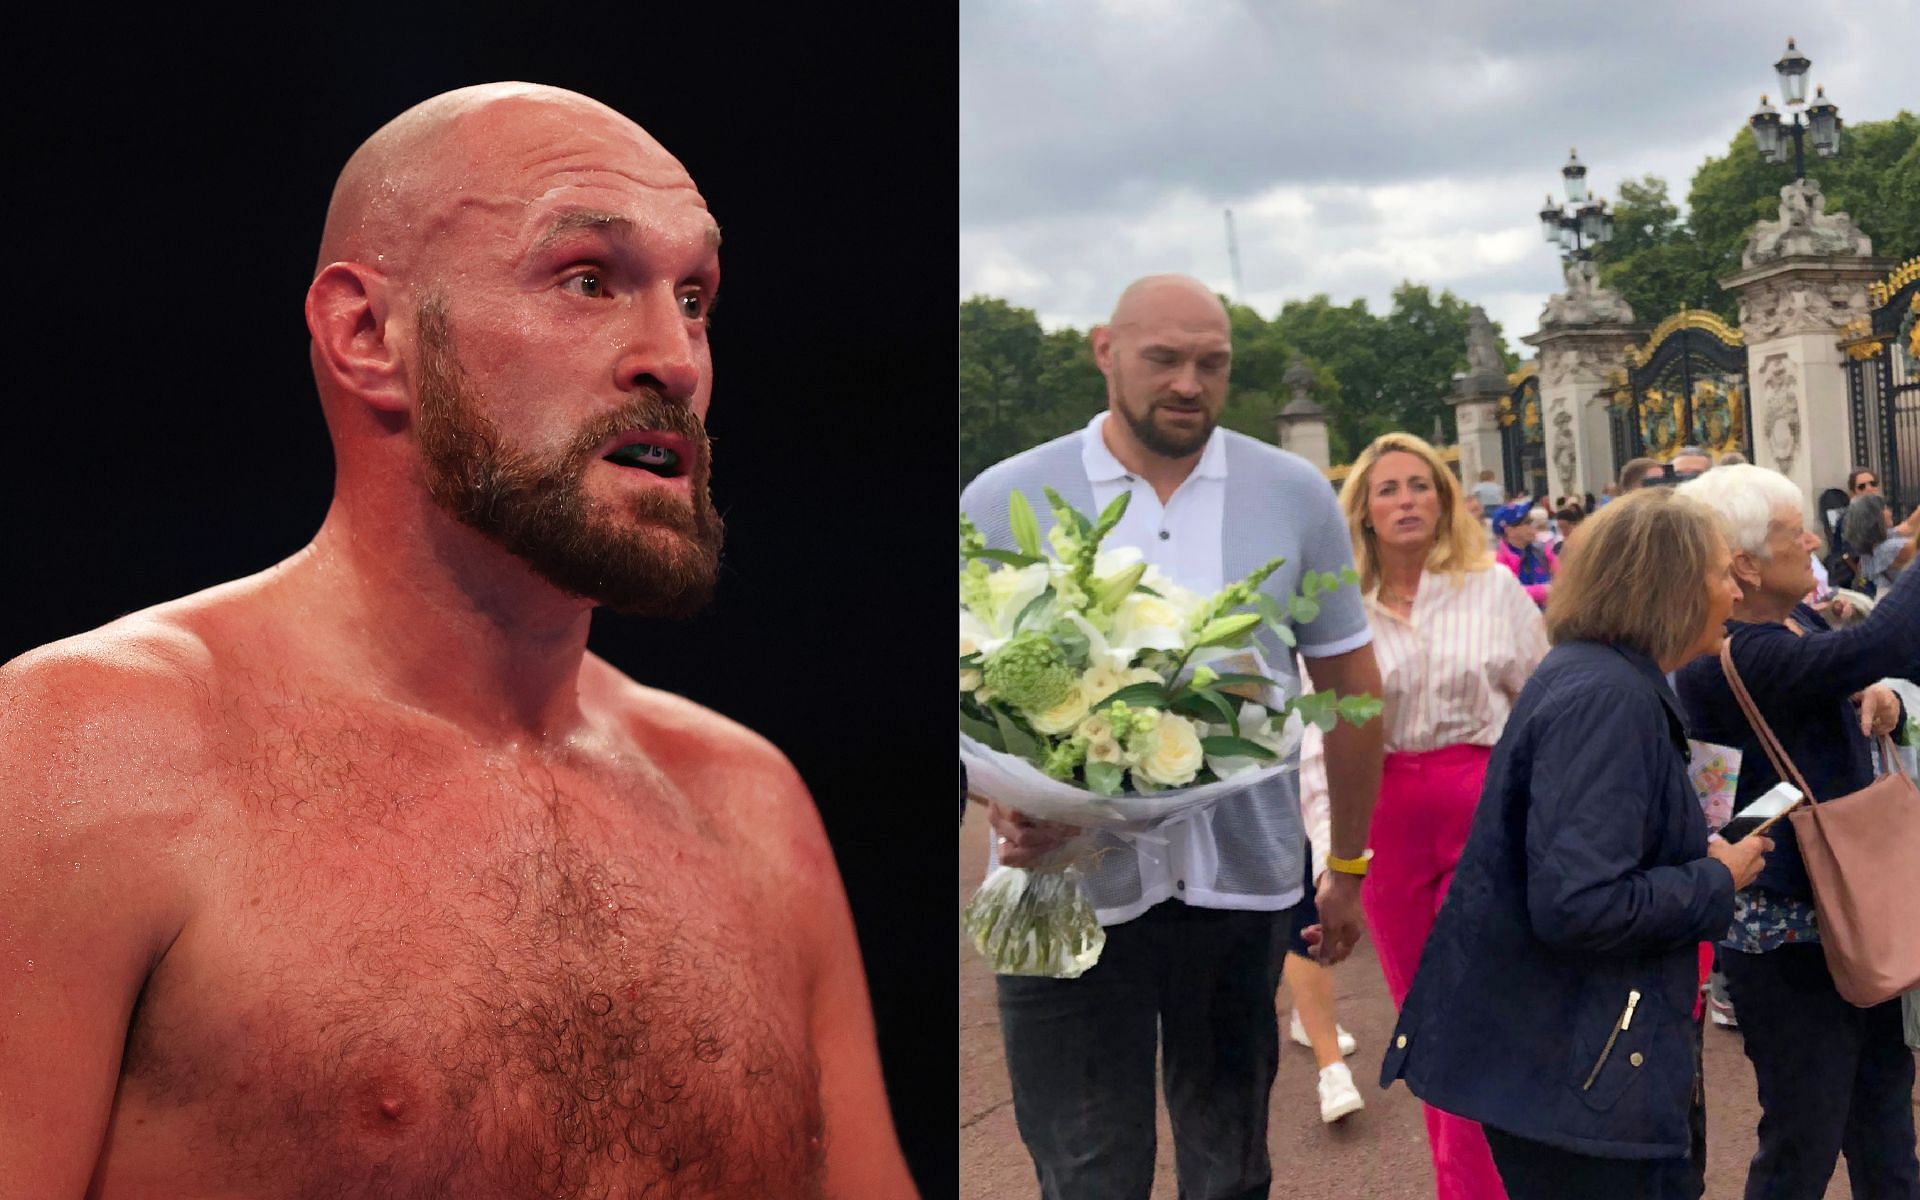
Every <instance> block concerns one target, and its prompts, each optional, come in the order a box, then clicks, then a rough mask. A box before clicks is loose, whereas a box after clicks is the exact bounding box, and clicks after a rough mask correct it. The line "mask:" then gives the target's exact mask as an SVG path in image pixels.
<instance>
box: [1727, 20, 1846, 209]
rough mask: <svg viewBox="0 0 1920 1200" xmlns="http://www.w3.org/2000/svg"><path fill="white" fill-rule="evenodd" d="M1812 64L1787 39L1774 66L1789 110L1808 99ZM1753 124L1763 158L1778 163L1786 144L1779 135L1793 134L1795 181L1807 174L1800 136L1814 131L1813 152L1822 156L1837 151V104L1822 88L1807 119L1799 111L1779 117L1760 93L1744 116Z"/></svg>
mask: <svg viewBox="0 0 1920 1200" xmlns="http://www.w3.org/2000/svg"><path fill="white" fill-rule="evenodd" d="M1812 66H1813V60H1812V59H1809V58H1808V57H1807V56H1806V55H1804V54H1802V53H1800V51H1799V50H1798V49H1797V48H1796V47H1795V46H1794V44H1793V39H1792V38H1788V39H1787V52H1786V53H1785V54H1783V55H1782V56H1781V57H1780V61H1779V62H1777V63H1775V64H1773V69H1774V70H1775V71H1776V72H1778V73H1779V75H1780V99H1781V101H1782V102H1783V103H1784V104H1786V106H1787V108H1788V110H1789V111H1791V110H1794V109H1797V108H1799V107H1800V106H1801V105H1802V104H1805V103H1806V102H1807V70H1808V68H1810V67H1812ZM1747 124H1749V125H1751V126H1752V127H1753V142H1754V145H1755V146H1757V147H1758V148H1759V150H1760V160H1761V161H1762V162H1769V163H1778V162H1785V161H1786V159H1787V147H1786V144H1785V142H1784V141H1783V140H1782V138H1781V135H1782V134H1783V133H1785V134H1791V135H1793V178H1794V180H1795V182H1798V181H1799V180H1802V179H1805V178H1806V177H1807V159H1806V154H1805V152H1804V150H1803V149H1802V147H1801V139H1802V138H1804V137H1805V136H1806V135H1807V134H1808V133H1812V135H1813V152H1814V153H1815V154H1818V155H1819V156H1820V157H1821V158H1832V157H1833V156H1834V155H1836V154H1838V153H1840V108H1839V106H1838V105H1836V104H1834V102H1833V101H1831V100H1829V99H1827V91H1826V89H1825V88H1817V89H1815V91H1814V100H1813V104H1812V105H1811V106H1810V107H1809V108H1808V109H1807V119H1806V121H1804V122H1803V121H1801V119H1800V114H1799V113H1798V112H1794V113H1793V120H1792V121H1791V122H1788V121H1783V120H1781V119H1780V112H1779V110H1778V109H1776V108H1774V107H1773V105H1771V104H1768V103H1767V98H1766V97H1765V96H1764V95H1763V96H1761V97H1760V108H1759V109H1758V111H1756V112H1755V113H1754V114H1753V116H1751V117H1749V118H1748V119H1747Z"/></svg>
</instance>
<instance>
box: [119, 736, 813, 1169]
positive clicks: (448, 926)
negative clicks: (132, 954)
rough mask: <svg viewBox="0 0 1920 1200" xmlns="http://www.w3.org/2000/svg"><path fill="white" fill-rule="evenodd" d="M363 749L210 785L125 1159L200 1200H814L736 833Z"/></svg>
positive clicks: (392, 749) (133, 1049)
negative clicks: (199, 870) (193, 906)
mask: <svg viewBox="0 0 1920 1200" xmlns="http://www.w3.org/2000/svg"><path fill="white" fill-rule="evenodd" d="M358 736H359V738H360V739H361V740H362V741H364V742H366V743H367V744H364V745H362V746H360V747H358V753H356V754H354V755H343V754H340V753H337V752H336V753H334V754H331V755H329V754H327V753H325V748H324V747H320V746H316V745H314V744H312V743H309V744H308V745H307V746H306V747H305V751H304V752H303V753H301V754H298V755H293V754H289V755H285V756H277V755H276V754H274V753H265V754H261V755H259V756H257V757H255V758H253V759H252V760H251V761H250V763H249V765H248V766H247V767H246V768H245V769H239V770H236V771H234V772H233V773H232V774H231V775H228V776H224V777H223V778H222V779H220V780H218V781H215V783H216V784H217V786H219V787H221V788H225V789H230V790H232V791H233V793H234V795H235V798H236V801H237V802H236V803H235V805H234V808H233V811H234V814H235V817H234V820H233V821H232V822H231V828H232V831H233V832H232V835H231V837H229V838H226V839H224V840H223V841H221V842H219V844H216V845H210V846H209V847H208V855H207V863H206V866H207V871H208V876H207V879H206V883H205V887H204V897H205V899H204V903H203V905H202V907H201V909H200V911H199V912H197V913H196V915H195V918H194V919H193V921H192V922H190V924H189V927H188V929H187V930H186V931H185V932H183V934H182V936H181V938H180V940H179V941H178V942H177V943H176V944H175V946H174V948H173V949H172V951H170V952H169V954H168V955H167V957H166V959H165V961H164V962H163V963H162V965H161V967H160V969H159V970H158V971H157V972H156V973H155V976H154V977H153V979H152V981H151V982H150V984H149V986H148V989H147V992H146V994H145V995H144V996H143V998H142V1002H141V1005H140V1007H139V1009H138V1010H137V1011H136V1013H135V1016H134V1020H133V1024H132V1030H131V1036H130V1038H129V1044H128V1053H127V1059H126V1063H125V1067H124V1072H123V1080H122V1087H121V1098H120V1101H119V1105H118V1108H119V1110H120V1111H119V1112H118V1113H117V1116H116V1124H115V1133H116V1136H120V1135H122V1134H124V1135H125V1137H126V1139H127V1142H128V1145H129V1148H130V1149H132V1150H135V1151H138V1150H139V1149H140V1148H141V1146H142V1137H141V1132H140V1131H141V1130H147V1129H150V1130H151V1131H152V1133H153V1134H155V1135H163V1136H156V1137H153V1138H150V1139H148V1140H149V1141H151V1142H152V1146H151V1148H152V1149H153V1150H154V1151H155V1153H156V1154H163V1153H164V1152H163V1151H161V1149H160V1147H161V1145H162V1144H163V1143H164V1144H170V1145H172V1146H174V1147H176V1148H178V1149H180V1150H184V1151H186V1153H185V1154H183V1155H179V1156H178V1157H179V1158H180V1161H179V1162H177V1163H175V1164H173V1165H172V1167H171V1169H173V1170H179V1171H194V1172H198V1173H200V1174H201V1175H203V1176H204V1177H205V1178H204V1183H205V1184H206V1185H207V1186H205V1188H204V1190H205V1192H206V1194H216V1193H217V1194H235V1195H261V1196H266V1195H272V1196H322V1195H324V1196H335V1197H355V1196H381V1197H388V1196H396V1197H397V1196H416V1195H418V1196H428V1195H434V1196H441V1195H470V1196H496V1195H498V1196H551V1197H576V1196H577V1197H618V1196H627V1195H635V1196H638V1195H643V1194H644V1195H649V1196H661V1197H666V1196H729V1195H748V1194H757V1195H793V1194H799V1195H807V1194H811V1191H812V1188H813V1183H812V1181H814V1180H816V1179H817V1177H818V1167H819V1160H820V1151H821V1145H820V1133H821V1118H820V1109H819V1100H818V1088H817V1079H816V1075H817V1072H816V1068H815V1064H814V1060H813V1056H812V1052H811V1049H810V1046H809V1039H808V1034H807V1026H808V1011H807V1008H808V998H807V984H806V973H805V969H804V964H802V963H801V962H800V961H799V960H798V956H797V955H796V954H795V952H794V951H793V950H792V949H791V948H790V947H789V946H788V945H787V944H786V943H785V941H784V939H782V938H781V937H779V936H778V934H777V933H776V932H774V931H773V930H772V929H771V928H770V926H769V924H768V913H769V912H770V911H771V910H772V909H773V908H775V907H777V906H774V905H772V904H771V896H772V892H771V890H770V889H769V887H768V886H767V883H766V881H765V880H764V879H763V878H759V877H756V872H755V870H754V869H753V868H754V860H753V857H752V855H751V854H750V852H748V851H747V850H746V849H745V848H744V846H743V844H742V843H741V842H739V841H738V839H736V838H734V837H733V836H731V835H730V834H729V832H728V825H727V822H726V821H725V820H715V819H713V818H712V817H711V815H708V814H703V813H702V810H701V808H700V800H701V798H700V797H698V796H687V795H684V794H683V793H682V792H681V791H680V790H679V789H677V788H676V787H675V785H674V784H673V783H672V782H671V781H668V780H665V779H662V778H659V777H657V776H650V775H649V773H648V772H647V770H645V769H644V768H643V767H640V766H637V765H636V766H635V767H634V769H633V770H631V771H630V772H627V773H625V774H623V773H621V772H619V771H614V772H611V773H609V772H605V771H600V770H574V769H568V768H554V767H551V766H549V765H541V766H538V767H530V766H528V765H527V764H525V763H521V762H505V761H493V762H487V761H482V760H480V759H478V758H475V757H473V756H470V755H466V754H463V753H461V752H459V751H458V750H449V749H446V748H444V747H443V748H441V749H439V750H433V749H430V748H423V749H421V750H420V752H418V753H412V752H408V751H406V750H404V749H401V748H400V747H398V746H383V745H379V744H376V743H378V742H379V741H380V739H379V738H377V737H375V736H373V735H371V734H366V733H365V732H364V731H363V732H362V733H361V734H359V735H358ZM316 752H317V753H316ZM128 1118H131V1120H129V1119H128ZM132 1120H138V1121H140V1122H141V1124H138V1125H135V1124H133V1123H132ZM139 1159H140V1156H139V1154H138V1153H135V1154H134V1155H133V1157H132V1159H131V1160H130V1161H135V1162H137V1161H139ZM176 1178H177V1177H176ZM216 1181H217V1182H218V1184H219V1186H218V1187H215V1186H212V1185H213V1184H215V1182H216Z"/></svg>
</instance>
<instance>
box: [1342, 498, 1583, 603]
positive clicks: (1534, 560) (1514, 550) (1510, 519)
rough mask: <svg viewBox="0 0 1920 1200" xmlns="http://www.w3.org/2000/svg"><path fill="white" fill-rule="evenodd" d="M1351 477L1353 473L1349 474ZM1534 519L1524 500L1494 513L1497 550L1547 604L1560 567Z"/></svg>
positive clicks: (1501, 559) (1505, 564)
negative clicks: (1555, 573)
mask: <svg viewBox="0 0 1920 1200" xmlns="http://www.w3.org/2000/svg"><path fill="white" fill-rule="evenodd" d="M1349 478H1351V476H1349ZM1539 534H1540V530H1539V528H1538V527H1537V526H1535V525H1534V523H1533V506H1532V505H1531V504H1528V503H1525V502H1522V503H1520V504H1512V505H1508V506H1507V507H1506V508H1503V509H1500V510H1499V511H1498V512H1495V513H1494V514H1493V537H1494V543H1493V553H1494V559H1495V561H1497V562H1498V563H1499V564H1500V565H1501V566H1503V567H1505V568H1506V569H1507V570H1509V571H1511V572H1513V576H1514V578H1516V579H1518V580H1519V581H1520V583H1521V585H1522V586H1523V587H1525V588H1526V589H1527V595H1528V596H1529V597H1530V598H1532V600H1533V602H1534V603H1535V604H1536V605H1538V606H1540V607H1541V608H1545V607H1546V606H1547V593H1548V592H1549V591H1550V590H1551V589H1552V585H1553V573H1554V572H1555V571H1556V570H1558V569H1559V566H1560V564H1559V562H1558V561H1557V558H1558V556H1556V555H1555V554H1554V552H1553V547H1551V546H1549V545H1547V544H1546V542H1545V541H1544V540H1542V539H1541V538H1540V536H1539Z"/></svg>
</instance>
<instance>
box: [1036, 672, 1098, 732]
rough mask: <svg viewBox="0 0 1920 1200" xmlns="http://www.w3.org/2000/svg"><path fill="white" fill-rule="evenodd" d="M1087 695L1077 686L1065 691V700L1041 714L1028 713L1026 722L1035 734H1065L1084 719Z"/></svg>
mask: <svg viewBox="0 0 1920 1200" xmlns="http://www.w3.org/2000/svg"><path fill="white" fill-rule="evenodd" d="M1087 707H1088V705H1087V693H1086V690H1085V689H1084V688H1082V687H1081V686H1080V685H1079V684H1077V683H1076V684H1074V685H1073V686H1072V687H1070V688H1068V689H1067V695H1066V698H1065V699H1063V700H1061V701H1060V703H1058V704H1056V705H1054V706H1053V707H1052V708H1050V709H1048V710H1047V711H1046V712H1043V713H1030V714H1028V720H1029V721H1030V722H1031V724H1032V725H1033V731H1034V732H1035V733H1044V734H1046V735H1047V736H1049V737H1052V736H1054V735H1056V734H1061V733H1066V732H1068V731H1069V730H1071V729H1072V728H1073V727H1074V726H1075V725H1078V724H1079V723H1080V722H1081V721H1083V720H1085V719H1086V716H1087Z"/></svg>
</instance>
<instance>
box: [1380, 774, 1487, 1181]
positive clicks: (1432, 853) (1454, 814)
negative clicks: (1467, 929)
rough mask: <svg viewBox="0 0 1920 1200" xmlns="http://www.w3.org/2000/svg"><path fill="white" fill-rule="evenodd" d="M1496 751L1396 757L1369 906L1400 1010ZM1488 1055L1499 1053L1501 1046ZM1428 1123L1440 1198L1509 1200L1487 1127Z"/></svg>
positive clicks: (1385, 791) (1440, 1120) (1443, 1119)
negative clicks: (1491, 1149)
mask: <svg viewBox="0 0 1920 1200" xmlns="http://www.w3.org/2000/svg"><path fill="white" fill-rule="evenodd" d="M1492 753H1493V751H1492V749H1491V748H1490V747H1487V746H1443V747H1441V748H1440V749H1438V750H1427V751H1422V752H1420V753H1417V754H1402V753H1399V752H1394V753H1390V754H1388V755H1387V759H1386V766H1385V769H1384V771H1383V772H1382V773H1381V778H1380V800H1379V802H1378V803H1377V804H1376V805H1375V806H1374V810H1373V828H1372V831H1371V833H1370V834H1369V836H1368V839H1367V840H1368V844H1369V845H1371V846H1372V847H1373V862H1372V864H1371V866H1370V867H1369V869H1368V871H1367V879H1366V883H1365V884H1364V885H1362V887H1361V889H1360V903H1361V905H1362V907H1364V908H1365V909H1366V913H1367V928H1368V929H1369V930H1370V931H1371V932H1372V934H1373V942H1374V949H1375V950H1376V951H1377V952H1378V954H1379V956H1380V969H1381V971H1382V973H1384V974H1385V975H1386V977H1387V991H1388V992H1389V993H1391V994H1392V996H1393V1005H1394V1008H1396V1009H1398V1008H1399V1007H1400V1005H1401V1004H1403V1003H1404V1002H1405V1001H1406V998H1407V989H1408V988H1409V987H1411V986H1412V985H1413V973H1414V971H1415V970H1416V969H1417V968H1418V967H1419V966H1420V951H1421V950H1422V949H1423V948H1424V947H1425V946H1426V944H1427V935H1428V934H1429V933H1431V932H1433V920H1434V918H1435V917H1436V916H1438V915H1439V913H1440V902H1441V901H1442V900H1444V899H1446V897H1447V885H1448V884H1450V883H1452V882H1453V868H1454V866H1455V864H1457V863H1458V862H1459V861H1460V851H1461V850H1463V849H1464V848H1465V847H1466V844H1467V830H1468V828H1469V827H1470V826H1471V825H1472V824H1473V810H1474V806H1475V805H1477V804H1478V803H1479V802H1480V784H1481V782H1482V780H1483V779H1485V777H1486V774H1487V759H1488V758H1489V757H1490V756H1491V755H1492ZM1487 1050H1488V1052H1489V1053H1498V1052H1499V1047H1497V1046H1489V1047H1487ZM1426 1118H1427V1145H1428V1148H1429V1149H1430V1150H1431V1151H1432V1152H1433V1176H1434V1180H1435V1183H1436V1185H1437V1187H1436V1192H1437V1195H1438V1197H1439V1200H1505V1198H1506V1194H1507V1192H1506V1189H1505V1188H1504V1187H1502V1186H1501V1184H1500V1172H1499V1171H1498V1170H1497V1169H1495V1167H1494V1165H1493V1155H1492V1154H1491V1153H1490V1152H1489V1151H1488V1150H1487V1137H1486V1134H1484V1133H1482V1132H1481V1130H1480V1125H1479V1123H1478V1122H1476V1121H1469V1120H1466V1119H1465V1118H1462V1117H1456V1116H1454V1115H1453V1114H1452V1113H1444V1112H1441V1111H1440V1110H1439V1109H1437V1108H1432V1107H1427V1109H1426Z"/></svg>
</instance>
